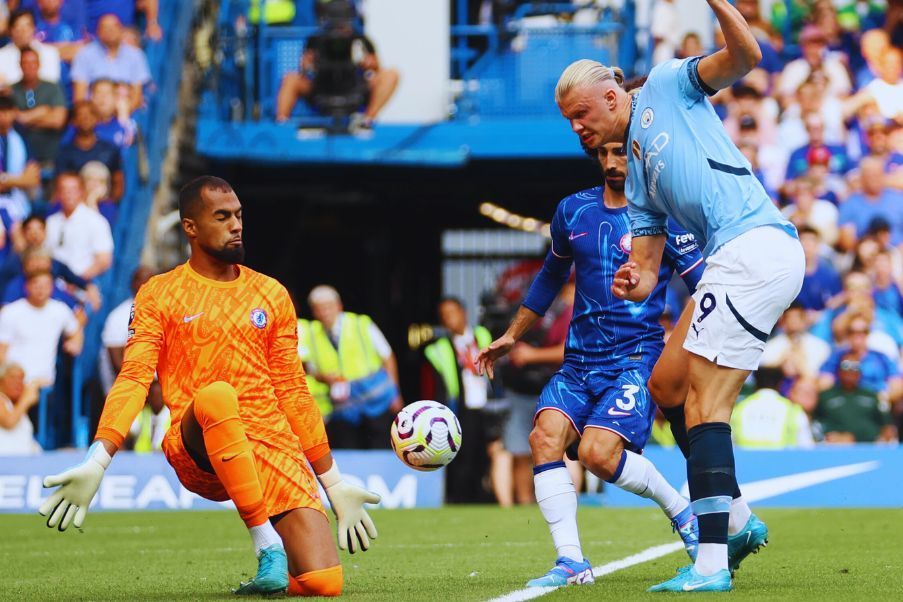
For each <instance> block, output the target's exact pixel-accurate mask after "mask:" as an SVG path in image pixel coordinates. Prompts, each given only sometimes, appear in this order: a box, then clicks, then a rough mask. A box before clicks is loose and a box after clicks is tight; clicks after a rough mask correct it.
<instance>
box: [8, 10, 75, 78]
mask: <svg viewBox="0 0 903 602" xmlns="http://www.w3.org/2000/svg"><path fill="white" fill-rule="evenodd" d="M20 7H21V8H25V9H30V10H31V11H32V12H33V13H34V16H35V27H36V29H37V35H36V36H35V37H36V38H37V39H39V40H40V41H41V42H44V43H45V44H50V45H51V46H54V47H56V49H57V50H58V51H59V53H60V59H62V61H63V63H64V64H66V63H72V59H74V58H75V54H76V53H77V52H78V51H79V49H80V48H81V47H82V46H84V44H85V36H86V34H87V20H86V19H87V14H86V12H85V0H65V1H63V0H26V1H23V2H22V3H21V4H20ZM35 9H37V10H35Z"/></svg>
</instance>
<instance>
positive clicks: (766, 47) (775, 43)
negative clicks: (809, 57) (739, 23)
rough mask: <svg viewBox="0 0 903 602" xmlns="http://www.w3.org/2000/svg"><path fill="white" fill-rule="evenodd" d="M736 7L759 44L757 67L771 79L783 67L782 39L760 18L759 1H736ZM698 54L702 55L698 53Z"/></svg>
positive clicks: (769, 24)
mask: <svg viewBox="0 0 903 602" xmlns="http://www.w3.org/2000/svg"><path fill="white" fill-rule="evenodd" d="M736 7H737V10H738V11H739V12H740V14H741V15H743V18H744V19H746V22H747V24H749V28H750V30H751V31H752V33H753V35H754V36H755V37H756V41H757V42H758V43H759V48H760V49H761V50H762V60H761V61H759V67H761V68H763V69H765V71H767V72H768V73H769V79H771V77H770V76H771V75H777V74H779V73H780V72H781V70H782V69H783V67H784V63H783V61H782V60H781V57H780V54H779V51H780V50H781V49H783V46H784V44H783V39H782V38H781V37H780V35H778V34H777V33H776V32H775V30H774V28H773V27H772V26H771V23H769V22H767V21H765V20H764V19H763V18H762V14H761V13H760V11H759V0H737V2H736ZM698 54H703V53H701V52H700V53H697V55H698ZM694 56H696V55H694Z"/></svg>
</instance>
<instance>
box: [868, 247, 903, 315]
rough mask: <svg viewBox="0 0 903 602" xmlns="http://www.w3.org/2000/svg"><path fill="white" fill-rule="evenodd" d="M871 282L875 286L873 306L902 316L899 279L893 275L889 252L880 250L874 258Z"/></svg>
mask: <svg viewBox="0 0 903 602" xmlns="http://www.w3.org/2000/svg"><path fill="white" fill-rule="evenodd" d="M872 280H873V281H874V284H875V292H874V293H873V296H874V298H875V305H876V306H878V307H881V308H884V309H886V310H888V311H893V312H896V313H897V314H899V315H901V316H903V294H901V287H900V278H899V277H897V276H895V275H894V263H893V258H892V257H891V254H890V252H889V251H887V250H884V249H881V250H880V251H878V254H877V255H876V256H875V269H874V273H873V274H872Z"/></svg>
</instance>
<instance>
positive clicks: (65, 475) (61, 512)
mask: <svg viewBox="0 0 903 602" xmlns="http://www.w3.org/2000/svg"><path fill="white" fill-rule="evenodd" d="M112 459H113V458H112V457H110V454H108V453H107V450H106V449H105V448H104V446H103V444H102V443H101V442H100V441H95V442H94V444H93V445H91V447H89V448H88V455H87V456H85V459H84V461H83V462H82V463H81V464H77V465H75V466H73V467H72V468H70V469H69V470H67V471H65V472H61V473H60V474H55V475H50V476H47V477H44V487H56V486H57V485H59V486H60V488H59V489H57V490H56V491H54V492H53V493H51V494H50V497H48V498H47V499H46V500H45V501H44V503H43V504H41V507H40V509H38V512H40V513H41V516H48V515H49V518H48V519H47V526H48V527H50V528H51V529H53V528H54V527H58V528H59V530H60V531H65V530H66V527H68V526H69V524H70V523H73V522H74V524H75V527H76V528H79V529H80V528H81V526H82V525H83V524H84V522H85V516H87V514H88V506H89V505H90V504H91V500H92V499H93V498H94V494H95V493H97V489H98V488H99V487H100V480H101V479H103V473H104V471H105V470H106V469H107V467H108V466H109V465H110V461H111V460H112ZM73 518H74V519H75V520H74V521H73Z"/></svg>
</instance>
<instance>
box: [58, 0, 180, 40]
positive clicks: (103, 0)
mask: <svg viewBox="0 0 903 602" xmlns="http://www.w3.org/2000/svg"><path fill="white" fill-rule="evenodd" d="M67 1H68V0H67ZM85 3H86V4H87V12H88V32H89V33H92V34H93V33H95V32H97V33H98V34H100V30H101V28H102V27H103V19H104V17H106V16H109V15H113V16H115V17H116V20H117V21H119V22H120V23H122V25H123V26H124V27H135V26H136V25H137V24H138V13H139V12H141V13H144V21H145V26H146V29H145V33H146V34H147V37H148V38H150V39H151V40H153V41H155V42H158V41H160V40H161V39H162V38H163V30H162V29H160V21H159V19H158V15H159V8H160V7H159V0H85Z"/></svg>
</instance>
